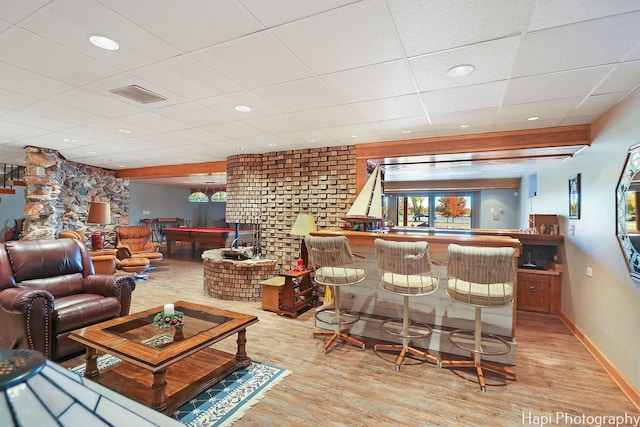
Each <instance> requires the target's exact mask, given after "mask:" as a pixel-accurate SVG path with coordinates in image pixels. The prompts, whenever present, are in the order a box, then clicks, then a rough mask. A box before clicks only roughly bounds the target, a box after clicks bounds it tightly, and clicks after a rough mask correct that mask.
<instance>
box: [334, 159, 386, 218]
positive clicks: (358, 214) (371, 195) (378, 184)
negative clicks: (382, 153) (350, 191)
mask: <svg viewBox="0 0 640 427" xmlns="http://www.w3.org/2000/svg"><path fill="white" fill-rule="evenodd" d="M342 219H343V220H345V221H349V222H354V223H364V224H366V223H375V222H379V221H382V219H383V218H382V174H381V172H380V165H376V167H375V169H374V170H373V173H372V174H371V176H370V177H369V179H368V180H367V182H366V184H365V185H364V187H362V190H361V191H360V193H359V194H358V197H356V200H355V202H353V205H351V209H349V211H348V212H347V215H346V216H344V217H342Z"/></svg>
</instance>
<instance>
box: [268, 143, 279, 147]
mask: <svg viewBox="0 0 640 427" xmlns="http://www.w3.org/2000/svg"><path fill="white" fill-rule="evenodd" d="M267 145H268V146H269V147H277V146H278V144H276V143H274V142H272V143H270V144H267Z"/></svg>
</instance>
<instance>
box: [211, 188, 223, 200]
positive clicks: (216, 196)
mask: <svg viewBox="0 0 640 427" xmlns="http://www.w3.org/2000/svg"><path fill="white" fill-rule="evenodd" d="M211 201H212V202H226V201H227V192H226V191H218V192H215V193H213V194H212V195H211Z"/></svg>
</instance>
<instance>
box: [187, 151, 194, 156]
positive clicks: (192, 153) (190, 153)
mask: <svg viewBox="0 0 640 427" xmlns="http://www.w3.org/2000/svg"><path fill="white" fill-rule="evenodd" d="M187 154H188V155H190V156H195V155H196V153H194V152H193V151H189V152H188V153H187Z"/></svg>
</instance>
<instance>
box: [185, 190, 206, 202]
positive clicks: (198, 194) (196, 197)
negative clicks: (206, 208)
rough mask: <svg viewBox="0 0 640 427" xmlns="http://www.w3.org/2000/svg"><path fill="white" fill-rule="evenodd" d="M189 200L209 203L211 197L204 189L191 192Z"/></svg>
mask: <svg viewBox="0 0 640 427" xmlns="http://www.w3.org/2000/svg"><path fill="white" fill-rule="evenodd" d="M187 200H188V201H190V202H194V203H207V202H208V201H209V197H207V195H206V194H204V193H203V192H202V191H194V192H193V193H191V194H189V198H188V199H187Z"/></svg>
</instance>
